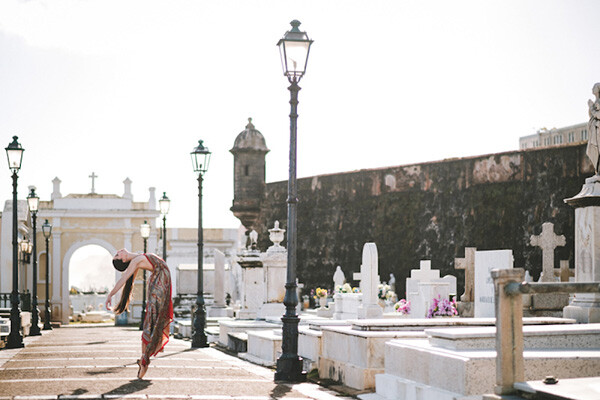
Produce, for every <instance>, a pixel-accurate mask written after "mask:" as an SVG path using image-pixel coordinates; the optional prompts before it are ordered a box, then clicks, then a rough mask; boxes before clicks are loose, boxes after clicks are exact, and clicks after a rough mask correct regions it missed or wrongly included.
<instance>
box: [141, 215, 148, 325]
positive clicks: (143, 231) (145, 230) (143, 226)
mask: <svg viewBox="0 0 600 400" xmlns="http://www.w3.org/2000/svg"><path fill="white" fill-rule="evenodd" d="M140 235H141V236H142V239H144V254H146V246H147V245H148V238H149V237H150V225H148V221H144V223H143V224H141V225H140ZM143 293H144V297H143V300H142V321H141V322H140V331H141V330H143V329H144V320H145V319H146V270H144V291H143Z"/></svg>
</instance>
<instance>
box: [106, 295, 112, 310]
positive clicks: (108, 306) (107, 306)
mask: <svg viewBox="0 0 600 400" xmlns="http://www.w3.org/2000/svg"><path fill="white" fill-rule="evenodd" d="M111 298H112V296H111V295H110V293H109V294H108V296H106V311H112V309H111V308H110V306H111V301H110V300H111Z"/></svg>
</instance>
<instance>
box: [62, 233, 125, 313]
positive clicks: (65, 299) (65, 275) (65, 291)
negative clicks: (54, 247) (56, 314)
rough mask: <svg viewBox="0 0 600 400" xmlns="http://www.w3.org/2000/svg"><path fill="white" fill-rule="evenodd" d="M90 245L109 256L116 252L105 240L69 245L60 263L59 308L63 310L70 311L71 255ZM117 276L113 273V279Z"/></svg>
mask: <svg viewBox="0 0 600 400" xmlns="http://www.w3.org/2000/svg"><path fill="white" fill-rule="evenodd" d="M90 245H96V246H100V247H102V248H103V249H105V250H106V251H108V252H109V253H110V254H115V253H116V252H117V250H118V249H117V248H116V247H115V246H114V245H113V244H112V243H110V242H107V241H106V240H103V239H100V238H93V239H89V240H82V241H79V242H75V243H73V244H72V245H71V247H70V248H69V249H68V250H67V251H66V253H65V255H64V257H63V263H62V279H63V282H62V284H61V288H62V293H61V300H62V305H61V308H62V309H63V310H70V306H69V289H70V284H69V277H70V268H71V258H72V257H73V254H75V252H76V251H77V250H79V249H81V248H83V247H86V246H90ZM116 276H117V272H116V271H115V278H116Z"/></svg>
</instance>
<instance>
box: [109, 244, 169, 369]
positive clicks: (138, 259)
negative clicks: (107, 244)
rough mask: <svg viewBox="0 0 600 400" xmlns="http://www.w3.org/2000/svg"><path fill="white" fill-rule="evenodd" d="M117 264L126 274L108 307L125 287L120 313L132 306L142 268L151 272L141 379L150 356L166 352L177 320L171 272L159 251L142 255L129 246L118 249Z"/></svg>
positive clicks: (112, 293) (140, 366) (110, 294)
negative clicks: (136, 282)
mask: <svg viewBox="0 0 600 400" xmlns="http://www.w3.org/2000/svg"><path fill="white" fill-rule="evenodd" d="M113 265H114V267H115V269H117V270H119V271H121V272H123V274H122V275H121V279H119V281H118V282H117V283H116V284H115V287H114V288H113V289H112V290H111V291H110V293H109V294H108V297H107V298H106V309H107V310H109V309H110V306H111V298H112V296H114V295H115V294H116V293H117V292H118V291H119V290H120V289H121V288H123V292H122V293H121V300H120V301H119V304H117V306H116V307H115V309H114V310H113V311H114V312H115V314H117V315H118V314H121V313H122V312H123V311H125V310H126V309H127V307H128V305H129V301H130V300H131V294H132V288H133V281H134V280H135V276H136V274H137V271H138V270H139V269H140V268H141V269H144V270H147V271H150V272H151V275H150V278H149V280H148V300H147V301H146V317H145V318H144V324H143V329H144V330H143V333H142V357H141V358H140V359H139V360H137V364H138V366H139V369H138V375H137V376H138V378H139V379H141V378H143V377H144V375H145V374H146V371H147V370H148V365H149V364H150V357H151V356H154V355H156V354H157V353H158V352H160V351H163V349H164V347H165V345H166V344H167V342H168V341H169V333H170V332H169V324H170V323H171V322H172V321H173V301H172V299H171V274H170V272H169V267H167V264H166V263H165V262H164V261H163V260H162V259H161V258H160V257H158V256H157V255H156V254H151V253H147V254H138V253H132V252H130V251H128V250H126V249H121V250H119V251H118V252H117V254H116V255H115V257H114V258H113Z"/></svg>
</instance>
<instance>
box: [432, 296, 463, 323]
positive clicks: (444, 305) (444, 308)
mask: <svg viewBox="0 0 600 400" xmlns="http://www.w3.org/2000/svg"><path fill="white" fill-rule="evenodd" d="M457 315H458V311H457V309H456V299H455V298H452V300H448V299H442V298H441V296H440V295H438V297H437V299H435V298H434V299H433V302H432V303H431V307H429V310H428V311H427V318H433V317H455V316H457Z"/></svg>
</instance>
